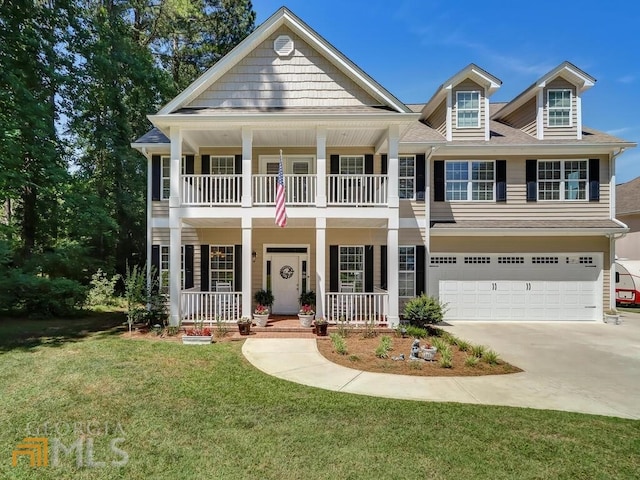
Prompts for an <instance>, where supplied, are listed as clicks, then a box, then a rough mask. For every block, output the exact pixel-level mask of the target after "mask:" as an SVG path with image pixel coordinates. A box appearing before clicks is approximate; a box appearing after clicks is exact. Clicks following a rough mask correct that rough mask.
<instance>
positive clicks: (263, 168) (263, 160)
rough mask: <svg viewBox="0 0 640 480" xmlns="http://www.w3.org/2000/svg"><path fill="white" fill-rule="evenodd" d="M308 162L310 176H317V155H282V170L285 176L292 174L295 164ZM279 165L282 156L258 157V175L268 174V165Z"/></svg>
mask: <svg viewBox="0 0 640 480" xmlns="http://www.w3.org/2000/svg"><path fill="white" fill-rule="evenodd" d="M301 161H306V162H307V163H308V164H309V175H315V174H316V171H315V170H316V169H315V165H316V156H315V155H311V154H309V155H303V154H298V153H296V154H294V155H282V168H283V169H284V173H285V174H291V173H292V172H293V162H301ZM274 162H275V163H279V162H280V155H271V154H268V155H260V156H259V157H258V173H260V174H263V175H264V174H266V173H267V163H274Z"/></svg>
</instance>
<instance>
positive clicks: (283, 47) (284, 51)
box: [273, 35, 293, 57]
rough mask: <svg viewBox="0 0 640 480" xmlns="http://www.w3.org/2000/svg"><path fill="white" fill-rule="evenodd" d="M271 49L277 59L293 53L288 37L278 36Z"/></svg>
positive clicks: (291, 42) (290, 40) (291, 41)
mask: <svg viewBox="0 0 640 480" xmlns="http://www.w3.org/2000/svg"><path fill="white" fill-rule="evenodd" d="M273 49H274V50H275V52H276V53H277V54H278V56H279V57H286V56H287V55H291V52H293V40H292V39H291V37H290V36H289V35H280V36H279V37H278V38H276V39H275V40H274V41H273Z"/></svg>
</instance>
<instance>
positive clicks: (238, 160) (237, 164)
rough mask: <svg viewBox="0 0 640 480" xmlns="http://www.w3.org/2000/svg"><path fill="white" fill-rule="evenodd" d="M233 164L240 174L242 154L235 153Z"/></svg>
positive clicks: (235, 170) (235, 171) (236, 172)
mask: <svg viewBox="0 0 640 480" xmlns="http://www.w3.org/2000/svg"><path fill="white" fill-rule="evenodd" d="M234 160H235V165H234V168H233V169H234V172H233V173H235V174H236V175H240V174H241V173H242V155H236V156H235V159H234ZM237 291H239V290H237Z"/></svg>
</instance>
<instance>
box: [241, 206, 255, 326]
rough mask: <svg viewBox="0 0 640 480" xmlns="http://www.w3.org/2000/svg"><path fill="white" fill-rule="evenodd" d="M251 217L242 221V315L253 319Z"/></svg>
mask: <svg viewBox="0 0 640 480" xmlns="http://www.w3.org/2000/svg"><path fill="white" fill-rule="evenodd" d="M251 227H252V221H251V217H248V218H243V219H242V315H243V316H245V317H251V311H252V310H251V300H252V295H251V276H252V268H253V263H252V262H253V258H252V257H251V252H252V251H253V249H252V246H251Z"/></svg>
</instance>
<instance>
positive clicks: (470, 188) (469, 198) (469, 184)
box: [444, 159, 496, 203]
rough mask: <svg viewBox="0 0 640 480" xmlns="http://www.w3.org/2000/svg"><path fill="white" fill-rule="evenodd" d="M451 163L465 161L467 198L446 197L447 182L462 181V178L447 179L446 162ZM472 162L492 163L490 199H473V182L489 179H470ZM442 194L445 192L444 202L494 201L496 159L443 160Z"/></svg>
mask: <svg viewBox="0 0 640 480" xmlns="http://www.w3.org/2000/svg"><path fill="white" fill-rule="evenodd" d="M452 163H466V164H467V167H468V169H467V173H468V178H467V180H466V183H467V198H466V199H455V200H448V199H447V182H453V183H463V180H447V164H449V165H450V164H452ZM473 163H491V164H492V165H493V181H492V183H493V188H492V190H491V195H492V197H493V198H491V200H475V199H473V184H474V183H480V182H483V183H484V182H489V180H472V178H471V177H472V175H473ZM444 190H445V191H444V194H445V202H448V203H464V202H482V203H487V202H490V203H495V202H496V161H495V160H477V159H476V160H463V159H460V160H453V159H451V160H445V162H444Z"/></svg>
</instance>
